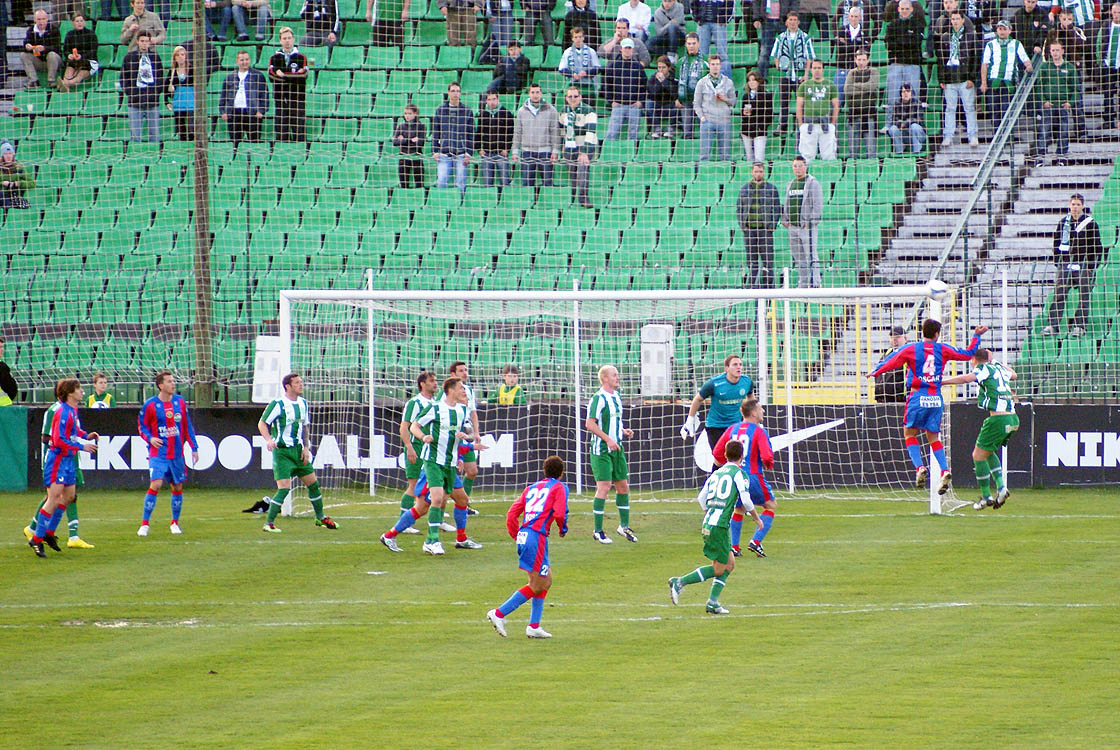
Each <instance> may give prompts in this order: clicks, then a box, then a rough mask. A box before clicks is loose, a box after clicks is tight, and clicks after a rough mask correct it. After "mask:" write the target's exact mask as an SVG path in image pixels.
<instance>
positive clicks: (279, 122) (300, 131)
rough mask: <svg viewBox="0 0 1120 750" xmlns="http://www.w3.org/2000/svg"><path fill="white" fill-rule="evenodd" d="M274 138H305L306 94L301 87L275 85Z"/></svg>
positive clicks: (294, 139)
mask: <svg viewBox="0 0 1120 750" xmlns="http://www.w3.org/2000/svg"><path fill="white" fill-rule="evenodd" d="M273 92H274V94H273V95H274V97H275V99H276V122H275V127H276V140H277V141H306V140H307V94H306V90H305V89H304V88H303V87H302V86H301V87H288V86H275V87H274V88H273Z"/></svg>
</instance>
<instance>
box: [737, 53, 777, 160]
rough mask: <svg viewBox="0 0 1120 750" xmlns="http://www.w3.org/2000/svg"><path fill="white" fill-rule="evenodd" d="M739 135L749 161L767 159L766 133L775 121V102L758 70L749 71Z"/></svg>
mask: <svg viewBox="0 0 1120 750" xmlns="http://www.w3.org/2000/svg"><path fill="white" fill-rule="evenodd" d="M740 114H741V115H742V118H741V119H740V120H739V137H740V138H742V140H743V153H744V155H745V157H744V158H746V160H747V161H756V162H763V161H766V133H767V131H769V130H770V123H772V122H774V103H773V98H772V96H771V94H770V92H769V91H767V90H766V81H765V80H764V79H763V78H762V74H760V73H759V72H758V71H757V70H751V71H750V72H748V73H747V90H746V91H744V92H743V111H742V112H741V113H740Z"/></svg>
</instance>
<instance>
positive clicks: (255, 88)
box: [218, 50, 268, 146]
mask: <svg viewBox="0 0 1120 750" xmlns="http://www.w3.org/2000/svg"><path fill="white" fill-rule="evenodd" d="M218 111H219V112H220V113H221V116H222V119H223V120H225V121H226V127H227V128H228V129H229V138H230V140H231V141H233V145H234V146H236V145H237V144H239V143H241V141H250V142H256V141H259V140H260V139H261V122H262V121H263V120H264V116H265V113H267V112H268V81H266V80H265V77H264V75H263V74H262V73H261V72H260V71H259V70H253V69H252V68H251V67H249V53H248V52H246V51H245V50H240V51H239V52H238V53H237V70H235V71H234V72H232V73H230V74H229V75H228V76H226V79H225V81H223V82H222V94H221V97H220V98H219V100H218Z"/></svg>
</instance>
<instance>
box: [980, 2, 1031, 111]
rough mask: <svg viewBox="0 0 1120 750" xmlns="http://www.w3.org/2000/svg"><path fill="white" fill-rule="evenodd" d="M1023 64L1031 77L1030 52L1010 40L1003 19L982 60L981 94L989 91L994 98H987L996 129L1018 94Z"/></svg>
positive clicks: (986, 47)
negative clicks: (1016, 83)
mask: <svg viewBox="0 0 1120 750" xmlns="http://www.w3.org/2000/svg"><path fill="white" fill-rule="evenodd" d="M1020 64H1022V66H1023V67H1024V68H1025V69H1026V71H1027V72H1028V73H1030V72H1031V70H1032V68H1031V61H1030V58H1029V57H1028V56H1027V51H1026V50H1025V49H1024V48H1023V45H1022V44H1020V43H1019V42H1018V41H1017V40H1015V39H1012V38H1011V24H1009V23H1008V22H1007V21H1004V20H1002V19H1001V20H1000V21H998V22H997V23H996V38H995V39H990V40H988V42H987V43H986V44H985V45H984V56H983V57H982V58H981V59H980V93H981V94H985V95H986V94H987V93H988V89H989V88H990V89H991V91H992V93H991V96H985V101H986V103H987V105H988V106H987V109H988V113H989V116H990V117H991V118H992V122H993V124H994V125H995V126H996V127H999V123H1000V122H1001V121H1002V120H1003V116H1004V114H1006V113H1007V107H1008V106H1009V105H1010V104H1011V97H1012V96H1014V94H1015V82H1016V79H1017V78H1018V75H1017V74H1018V72H1019V65H1020Z"/></svg>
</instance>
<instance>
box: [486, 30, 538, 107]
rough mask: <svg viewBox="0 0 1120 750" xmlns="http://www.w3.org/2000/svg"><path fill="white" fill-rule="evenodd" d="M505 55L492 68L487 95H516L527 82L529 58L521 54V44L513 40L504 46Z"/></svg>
mask: <svg viewBox="0 0 1120 750" xmlns="http://www.w3.org/2000/svg"><path fill="white" fill-rule="evenodd" d="M506 51H507V53H508V54H507V55H506V56H505V57H503V58H502V59H501V60H499V61H498V64H497V65H495V66H494V80H492V81H490V85H489V86H487V87H486V91H487V93H489V92H491V91H496V92H498V93H499V94H516V93H517V92H518V91H520V90H521V89H523V88H525V84H526V83H528V82H529V58H527V57H525V56H524V55H522V54H521V42H519V41H517V40H516V39H513V40H511V41H510V43H509V44H508V45H507V46H506Z"/></svg>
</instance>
